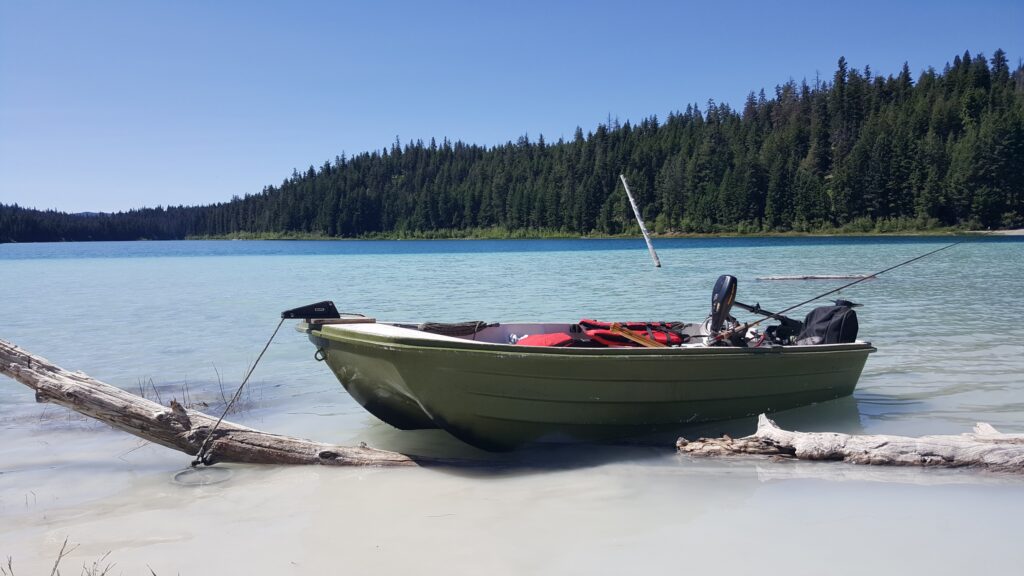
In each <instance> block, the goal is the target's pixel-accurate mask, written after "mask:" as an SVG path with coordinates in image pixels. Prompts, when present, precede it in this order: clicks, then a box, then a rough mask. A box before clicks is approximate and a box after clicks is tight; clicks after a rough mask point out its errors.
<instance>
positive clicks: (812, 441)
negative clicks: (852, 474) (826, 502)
mask: <svg viewBox="0 0 1024 576" xmlns="http://www.w3.org/2000/svg"><path fill="white" fill-rule="evenodd" d="M676 448H677V449H678V451H679V452H680V453H682V454H689V455H693V456H741V455H765V456H773V457H779V458H786V459H797V460H832V461H842V462H849V463H852V464H880V465H893V466H940V467H947V468H979V469H985V470H992V471H997V472H1015V473H1024V434H1002V433H1000V432H998V431H997V430H996V429H995V428H993V427H992V426H990V425H989V424H984V423H979V424H977V425H976V426H975V427H974V432H972V433H966V434H960V435H955V436H954V435H948V436H921V437H918V438H910V437H906V436H886V435H850V434H837V433H834V432H791V431H788V430H783V429H782V428H779V426H778V425H777V424H775V422H773V421H771V420H770V419H768V417H767V416H765V415H764V414H761V415H760V416H759V417H758V421H757V432H755V433H754V434H753V435H751V436H744V437H743V438H735V439H734V438H730V437H728V436H723V437H722V438H700V439H699V440H694V441H692V442H691V441H688V440H686V439H685V438H680V439H679V441H678V442H677V443H676Z"/></svg>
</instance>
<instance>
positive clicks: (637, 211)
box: [619, 174, 661, 268]
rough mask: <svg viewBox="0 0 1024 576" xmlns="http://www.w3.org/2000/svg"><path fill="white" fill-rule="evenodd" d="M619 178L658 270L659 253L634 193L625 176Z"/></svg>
mask: <svg viewBox="0 0 1024 576" xmlns="http://www.w3.org/2000/svg"><path fill="white" fill-rule="evenodd" d="M619 178H622V186H623V187H624V188H625V189H626V198H629V205H630V206H632V207H633V215H635V216H636V222H637V224H639V225H640V231H641V232H643V234H644V242H647V251H648V252H650V253H651V260H654V266H655V267H656V268H661V260H658V253H657V252H655V251H654V244H651V236H650V235H649V234H647V227H646V226H644V219H643V218H641V217H640V209H639V208H637V207H636V200H633V193H632V192H630V191H629V184H626V176H625V174H619Z"/></svg>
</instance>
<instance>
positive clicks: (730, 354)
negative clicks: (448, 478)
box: [310, 332, 874, 450]
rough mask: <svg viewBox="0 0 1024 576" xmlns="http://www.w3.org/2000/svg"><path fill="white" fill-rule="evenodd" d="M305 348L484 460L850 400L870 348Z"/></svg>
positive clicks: (352, 389)
mask: <svg viewBox="0 0 1024 576" xmlns="http://www.w3.org/2000/svg"><path fill="white" fill-rule="evenodd" d="M310 338H311V340H313V342H314V343H315V344H316V345H317V346H318V347H319V348H321V349H322V350H324V354H325V356H326V360H327V362H328V364H329V365H330V366H331V368H332V370H333V371H334V373H335V374H336V375H337V376H338V379H339V380H340V381H341V382H342V384H343V385H344V386H345V388H346V390H348V391H349V393H350V394H351V395H352V397H353V398H355V399H356V401H358V402H359V403H360V404H362V405H363V406H364V407H366V409H367V410H368V411H370V412H371V413H373V414H374V415H376V416H377V417H379V418H380V419H382V420H384V421H385V422H388V423H390V424H392V425H394V426H396V427H398V428H404V429H408V428H428V427H440V428H443V429H445V430H447V431H448V432H450V433H451V434H453V435H454V436H456V437H457V438H459V439H461V440H463V441H465V442H467V443H469V444H472V445H475V446H478V447H482V448H487V449H492V450H503V449H511V448H514V447H516V446H519V445H521V444H524V443H528V442H532V441H538V440H548V439H573V440H604V439H612V438H623V437H628V436H635V435H639V434H646V433H651V432H660V431H668V430H674V429H678V428H680V427H682V426H685V425H688V424H695V423H699V422H708V421H714V420H725V419H731V418H738V417H743V416H752V415H757V414H760V413H762V412H774V411H778V410H786V409H789V408H795V407H798V406H804V405H807V404H812V403H815V402H821V401H825V400H831V399H834V398H839V397H842V396H847V395H849V394H851V393H853V390H854V388H855V387H856V385H857V380H858V379H859V377H860V374H861V370H862V369H863V368H864V363H865V361H866V360H867V356H868V354H869V353H870V352H873V351H874V348H872V347H871V346H870V345H868V344H851V345H840V346H818V347H802V348H785V349H783V348H775V349H739V348H690V349H683V348H672V349H603V350H594V349H571V348H570V349H560V348H533V347H531V348H524V347H518V348H517V347H515V346H486V347H484V346H479V345H473V344H471V343H467V345H465V346H462V345H458V344H456V345H447V344H439V343H436V342H432V343H424V342H422V341H417V342H409V341H402V340H401V339H391V338H383V337H377V336H369V335H361V334H359V335H357V334H351V333H338V332H331V333H329V334H322V333H320V332H312V333H311V334H310Z"/></svg>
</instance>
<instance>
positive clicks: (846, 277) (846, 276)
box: [757, 274, 874, 280]
mask: <svg viewBox="0 0 1024 576" xmlns="http://www.w3.org/2000/svg"><path fill="white" fill-rule="evenodd" d="M868 278H874V276H872V275H868V274H808V275H797V276H758V278H757V279H758V280H862V279H868Z"/></svg>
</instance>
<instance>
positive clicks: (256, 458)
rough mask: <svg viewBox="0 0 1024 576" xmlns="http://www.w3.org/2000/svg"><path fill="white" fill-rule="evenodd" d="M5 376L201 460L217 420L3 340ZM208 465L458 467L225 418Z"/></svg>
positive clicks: (0, 354) (0, 361)
mask: <svg viewBox="0 0 1024 576" xmlns="http://www.w3.org/2000/svg"><path fill="white" fill-rule="evenodd" d="M0 374H4V375H6V376H9V377H11V378H13V379H14V380H17V381H18V382H21V383H22V384H24V385H26V386H28V387H29V388H32V389H33V390H35V392H36V401H38V402H52V403H54V404H59V405H61V406H64V407H65V408H69V409H71V410H74V411H75V412H80V413H81V414H84V415H86V416H89V417H91V418H95V419H96V420H99V421H100V422H104V423H106V424H109V425H110V426H113V427H114V428H117V429H119V430H124V431H125V432H128V433H131V434H134V435H136V436H138V437H140V438H143V439H145V440H148V441H150V442H153V443H156V444H160V445H161V446H166V447H168V448H172V449H174V450H180V451H181V452H185V453H186V454H189V455H192V456H195V455H196V454H197V453H198V452H199V448H200V446H202V444H203V441H204V440H205V439H206V437H207V436H208V435H209V433H210V430H211V429H212V428H213V425H214V424H215V423H216V422H217V418H215V417H213V416H209V415H207V414H203V413H202V412H197V411H195V410H189V409H186V408H185V407H183V406H182V405H181V404H179V403H178V402H176V401H174V400H172V401H171V403H170V406H169V407H168V406H162V405H160V404H157V403H156V402H152V401H150V400H147V399H145V398H142V397H141V396H136V395H135V394H131V393H129V392H125V391H124V390H122V389H120V388H118V387H116V386H111V385H110V384H106V383H103V382H100V381H99V380H96V379H95V378H91V377H89V376H87V375H85V374H83V373H81V372H69V371H67V370H64V369H63V368H61V367H59V366H57V365H55V364H53V363H51V362H50V361H48V360H46V359H45V358H41V357H39V356H35V355H33V354H31V353H29V352H26V351H25V350H22V349H20V348H18V347H17V346H15V345H13V344H11V343H10V342H7V341H5V340H0ZM207 454H208V456H207V461H208V462H210V463H213V462H240V463H249V464H325V465H332V466H418V465H425V464H455V463H458V462H457V461H454V460H445V459H438V458H421V457H416V456H407V455H405V454H399V453H397V452H389V451H386V450H376V449H373V448H367V447H365V446H360V447H351V446H336V445H331V444H323V443H320V442H313V441H310V440H303V439H301V438H291V437H288V436H281V435H278V434H270V433H267V432H261V431H259V430H254V429H252V428H247V427H245V426H241V425H238V424H233V423H231V422H228V421H226V420H225V421H223V422H221V423H220V426H219V427H217V430H216V432H215V433H214V439H213V440H212V441H211V442H210V446H209V448H208V453H207Z"/></svg>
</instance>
